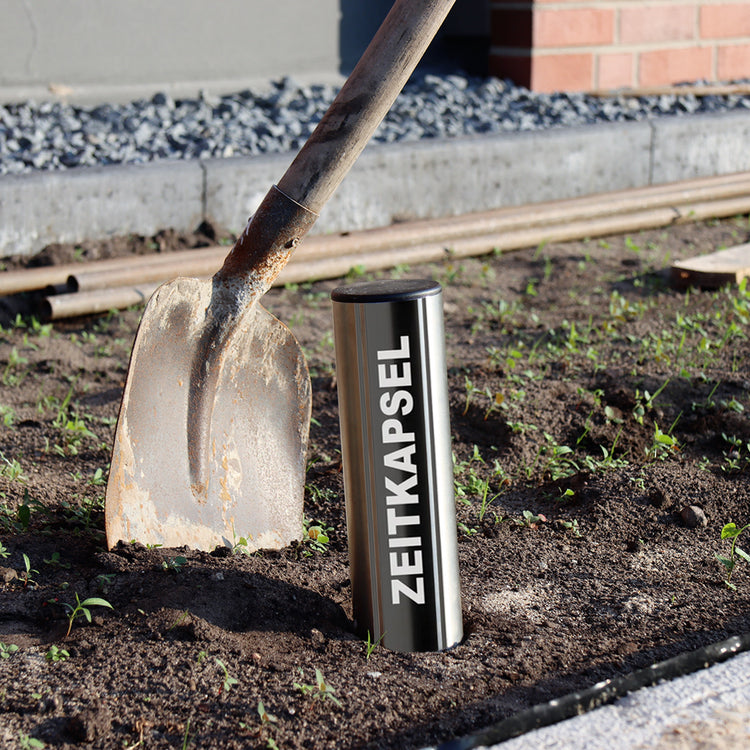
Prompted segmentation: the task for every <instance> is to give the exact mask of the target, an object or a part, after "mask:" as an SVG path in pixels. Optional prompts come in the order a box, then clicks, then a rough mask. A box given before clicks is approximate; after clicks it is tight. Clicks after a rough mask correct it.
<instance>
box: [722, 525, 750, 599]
mask: <svg viewBox="0 0 750 750" xmlns="http://www.w3.org/2000/svg"><path fill="white" fill-rule="evenodd" d="M747 529H750V523H749V524H747V525H746V526H743V527H742V528H739V527H738V526H737V525H736V524H734V523H728V524H726V525H725V526H724V528H723V529H722V530H721V538H722V539H731V540H732V544H731V546H730V548H729V557H724V556H723V555H716V559H717V560H718V561H719V562H720V563H721V564H722V565H723V566H724V570H725V571H726V578H725V579H724V584H725V586H726V587H727V588H729V589H732V591H736V590H737V587H736V586H735V585H734V584H733V583H732V573H734V569H735V567H736V566H737V562H738V561H739V560H744V561H745V562H746V563H750V555H748V553H747V552H745V550H743V549H741V548H740V547H738V546H737V540H738V539H739V537H740V534H742V532H743V531H746V530H747Z"/></svg>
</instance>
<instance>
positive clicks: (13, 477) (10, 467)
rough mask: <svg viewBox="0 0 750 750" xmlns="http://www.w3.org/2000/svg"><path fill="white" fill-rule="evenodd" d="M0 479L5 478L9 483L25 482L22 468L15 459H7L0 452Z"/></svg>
mask: <svg viewBox="0 0 750 750" xmlns="http://www.w3.org/2000/svg"><path fill="white" fill-rule="evenodd" d="M0 477H5V478H6V479H8V480H9V481H11V482H16V481H17V482H25V481H26V477H25V476H24V473H23V468H22V467H21V464H20V462H19V461H18V459H16V458H8V457H7V456H6V455H5V454H4V453H3V452H2V451H0Z"/></svg>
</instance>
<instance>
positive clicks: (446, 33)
mask: <svg viewBox="0 0 750 750" xmlns="http://www.w3.org/2000/svg"><path fill="white" fill-rule="evenodd" d="M392 2H393V0H0V102H6V103H7V102H14V101H22V100H24V99H28V98H34V99H37V100H40V99H51V98H52V99H54V98H57V97H58V96H63V97H64V98H66V99H69V100H71V101H84V102H85V101H90V102H94V101H107V100H127V99H131V98H135V97H138V96H150V95H152V94H153V93H155V92H156V91H166V92H168V93H171V94H172V95H173V96H174V95H187V96H192V95H195V94H196V93H197V92H198V91H199V90H200V89H206V90H208V91H211V92H213V93H228V92H232V91H237V90H240V89H242V88H244V87H246V86H253V85H258V84H260V83H261V82H264V81H268V80H270V79H278V78H280V77H282V76H285V75H292V76H294V77H295V78H297V79H299V80H303V81H304V80H308V81H319V82H325V81H331V80H334V81H335V80H340V77H341V74H342V73H344V74H345V73H348V72H349V71H350V70H351V68H352V67H353V66H354V64H355V63H356V61H357V60H358V59H359V56H360V55H361V53H362V52H363V51H364V49H365V47H366V46H367V43H368V42H369V40H370V39H371V38H372V36H373V34H374V33H375V31H376V30H377V28H378V26H379V25H380V22H381V21H382V19H383V18H384V17H385V15H386V14H387V12H388V10H389V9H390V7H391V5H392ZM489 2H490V0H456V5H455V6H454V8H453V10H452V11H451V15H450V16H449V18H448V20H447V21H446V24H445V27H444V29H443V30H442V32H441V34H440V38H439V39H438V41H437V43H436V45H435V48H434V49H437V48H438V47H439V46H440V42H441V40H442V39H445V38H452V37H455V36H456V35H458V36H461V37H463V38H464V39H469V40H472V39H475V38H479V37H481V38H484V36H486V37H487V39H489ZM477 35H478V36H477ZM469 46H470V47H471V46H472V42H471V41H469ZM473 49H474V51H475V52H479V53H480V56H481V54H482V53H481V51H480V49H479V47H475V48H473ZM447 54H450V50H448V52H447ZM433 57H434V56H433Z"/></svg>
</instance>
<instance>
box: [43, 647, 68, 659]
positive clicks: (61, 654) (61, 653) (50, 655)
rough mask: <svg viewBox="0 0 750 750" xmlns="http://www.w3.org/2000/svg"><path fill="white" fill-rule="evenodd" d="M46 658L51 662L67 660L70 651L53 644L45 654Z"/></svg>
mask: <svg viewBox="0 0 750 750" xmlns="http://www.w3.org/2000/svg"><path fill="white" fill-rule="evenodd" d="M44 658H45V659H46V660H47V661H51V662H58V661H66V660H67V659H69V658H70V653H69V652H68V651H67V650H66V649H64V648H60V647H59V646H55V645H54V644H52V645H51V646H50V647H49V651H47V653H46V654H45V655H44Z"/></svg>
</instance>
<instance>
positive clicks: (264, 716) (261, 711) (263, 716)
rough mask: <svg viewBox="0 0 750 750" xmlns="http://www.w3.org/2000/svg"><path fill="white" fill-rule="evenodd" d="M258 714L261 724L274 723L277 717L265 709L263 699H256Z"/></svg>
mask: <svg viewBox="0 0 750 750" xmlns="http://www.w3.org/2000/svg"><path fill="white" fill-rule="evenodd" d="M258 716H260V723H261V724H275V723H276V722H277V721H278V719H277V718H276V717H275V716H274V715H273V714H269V713H268V711H266V707H265V706H264V705H263V701H258Z"/></svg>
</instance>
